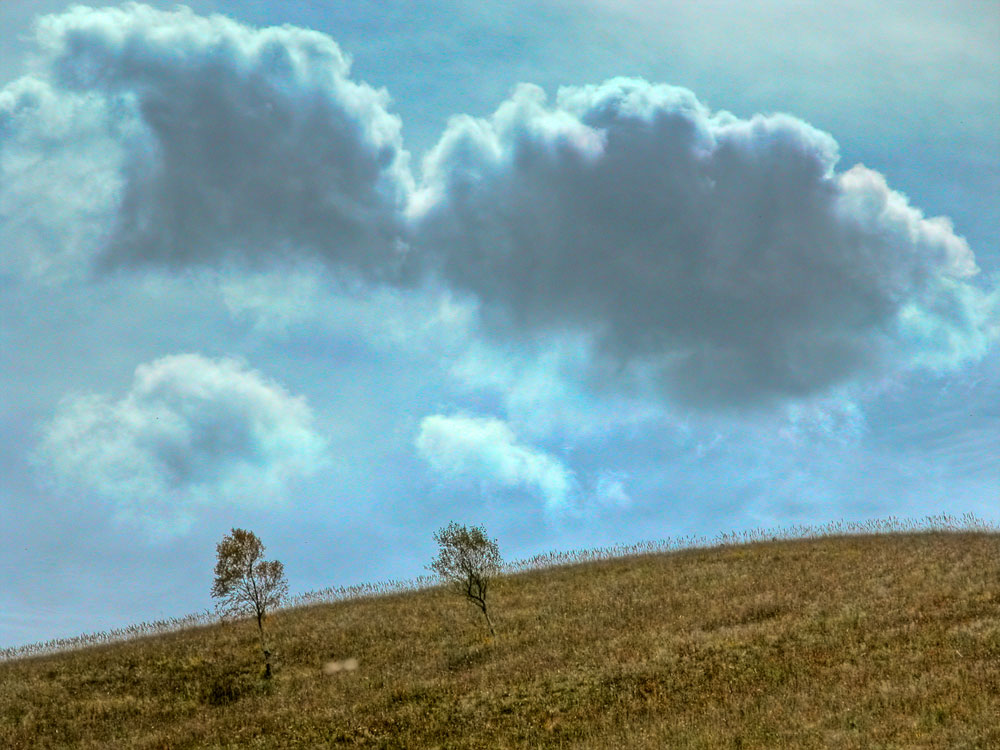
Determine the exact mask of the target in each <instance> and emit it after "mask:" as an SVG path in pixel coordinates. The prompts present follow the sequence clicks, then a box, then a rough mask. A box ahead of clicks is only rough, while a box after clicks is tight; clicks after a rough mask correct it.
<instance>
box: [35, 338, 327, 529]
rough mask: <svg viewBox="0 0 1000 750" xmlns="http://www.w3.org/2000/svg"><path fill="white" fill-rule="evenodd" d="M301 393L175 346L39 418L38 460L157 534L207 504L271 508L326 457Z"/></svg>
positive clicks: (186, 523)
mask: <svg viewBox="0 0 1000 750" xmlns="http://www.w3.org/2000/svg"><path fill="white" fill-rule="evenodd" d="M313 421H314V419H313V414H312V411H311V409H310V408H309V406H308V404H307V403H306V401H305V399H304V398H302V397H298V396H293V395H291V394H290V393H289V392H288V391H287V390H285V389H284V388H283V387H282V386H281V385H279V384H278V383H276V382H275V381H273V380H270V379H268V378H266V377H265V376H263V375H262V374H261V373H260V372H258V371H256V370H253V369H251V368H249V367H248V366H247V365H246V364H245V363H244V362H242V361H240V360H237V359H233V358H219V359H212V358H208V357H205V356H202V355H200V354H176V355H169V356H165V357H162V358H160V359H157V360H154V361H152V362H150V363H147V364H143V365H139V366H138V367H137V368H136V371H135V376H134V379H133V382H132V384H131V387H130V388H129V390H128V391H127V392H126V393H125V394H124V395H122V396H121V397H119V398H114V397H112V396H109V395H107V394H84V395H73V396H68V397H66V398H65V399H64V400H63V401H62V402H61V403H60V404H59V406H58V408H57V410H56V412H55V414H54V416H53V417H52V418H51V420H49V421H48V422H46V423H45V424H44V425H42V427H41V430H40V438H39V442H38V445H37V446H36V449H35V453H34V461H35V464H36V466H37V467H38V469H39V470H40V471H42V472H44V475H45V477H46V478H47V479H48V480H49V481H51V482H52V483H53V484H54V485H55V487H56V488H57V490H59V491H60V492H62V493H63V494H68V493H69V492H70V491H73V492H74V493H75V492H78V491H79V490H81V489H82V490H84V491H85V492H87V493H91V494H93V495H94V496H97V497H99V498H101V499H102V500H104V501H107V502H109V503H110V504H111V506H112V507H113V509H114V517H115V518H116V519H117V520H118V521H120V522H128V523H136V524H138V525H140V526H142V527H144V528H145V529H146V530H147V531H149V532H150V533H151V534H152V535H154V536H172V535H176V534H181V533H184V532H186V531H187V530H188V529H189V528H190V527H191V525H192V524H193V523H194V522H195V520H196V518H197V517H198V515H199V513H200V512H202V511H204V510H205V509H206V508H210V507H246V508H255V509H260V508H266V507H271V506H275V505H280V504H282V503H283V502H285V501H286V500H287V497H288V494H289V490H290V488H291V487H292V485H293V484H294V482H295V481H297V480H299V479H302V478H305V477H308V476H311V475H312V474H314V473H315V472H317V471H318V470H319V469H320V468H322V466H323V465H325V463H326V461H327V456H326V440H325V438H323V437H322V436H321V435H320V434H319V433H318V432H316V430H315V427H314V425H313Z"/></svg>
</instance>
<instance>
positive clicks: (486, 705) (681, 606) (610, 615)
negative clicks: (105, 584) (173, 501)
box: [0, 532, 1000, 748]
mask: <svg viewBox="0 0 1000 750" xmlns="http://www.w3.org/2000/svg"><path fill="white" fill-rule="evenodd" d="M495 607H496V612H497V627H498V630H499V632H500V636H499V638H498V639H497V641H495V642H492V641H490V640H488V639H486V638H484V631H483V626H482V623H481V617H480V618H479V619H477V616H478V615H479V613H478V612H477V611H476V610H474V609H473V608H472V607H468V606H467V605H466V604H465V603H464V602H462V601H461V600H458V599H456V598H454V597H452V596H449V595H447V594H446V593H445V592H443V591H441V590H436V589H431V590H423V591H415V592H410V593H402V594H394V595H388V596H383V597H375V598H367V599H359V600H356V601H343V602H338V603H334V604H321V605H315V606H310V607H303V608H300V609H296V610H288V611H283V612H280V613H278V614H277V615H276V616H275V617H274V618H273V620H272V621H271V623H270V624H271V632H272V633H273V634H274V636H275V642H276V648H275V668H276V673H275V678H274V679H273V680H271V681H270V682H265V681H263V680H261V679H260V671H261V668H260V664H259V663H258V662H257V661H255V658H256V656H257V652H256V645H255V641H254V638H255V631H254V628H253V625H252V624H250V623H236V624H231V625H225V626H217V625H216V626H207V627H201V628H197V629H192V630H186V631H182V632H176V633H169V634H166V635H159V636H155V637H150V638H145V639H137V640H132V641H128V642H124V643H118V644H112V645H105V646H98V647H92V648H89V649H81V650H76V651H69V652H65V653H59V654H53V655H49V656H36V657H33V658H29V659H21V660H15V661H10V662H7V663H0V747H4V748H49V747H51V748H55V747H85V748H109V747H110V748H195V747H197V748H237V747H238V748H268V747H308V748H313V747H328V746H338V745H340V746H358V747H372V748H537V747H546V748H547V747H552V748H570V747H572V748H666V747H681V748H684V747H692V748H712V747H733V748H735V747H742V748H751V747H757V748H773V747H807V748H808V747H815V748H827V747H843V748H880V747H881V748H889V747H898V748H904V747H905V748H912V747H925V748H938V747H940V748H990V747H1000V535H998V534H996V533H960V532H951V533H944V532H925V533H911V534H898V535H882V536H853V537H852V536H849V537H826V538H816V539H800V540H781V541H775V542H756V543H753V544H747V545H729V546H723V547H717V548H711V549H692V550H682V551H676V552H670V553H661V554H653V555H646V556H638V557H632V558H627V559H620V560H607V561H599V562H590V563H586V564H581V565H571V566H563V567H556V568H548V569H543V570H535V571H529V572H525V573H520V574H517V575H511V576H508V577H506V578H505V579H503V580H502V581H501V583H500V585H499V586H498V588H497V589H496V591H495ZM350 659H356V660H357V664H356V668H354V669H351V668H340V669H334V668H332V667H331V666H330V663H331V662H337V663H339V664H341V665H344V664H350V662H349V661H348V660H350ZM324 667H326V668H324Z"/></svg>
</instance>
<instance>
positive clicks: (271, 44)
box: [0, 5, 409, 273]
mask: <svg viewBox="0 0 1000 750" xmlns="http://www.w3.org/2000/svg"><path fill="white" fill-rule="evenodd" d="M37 42H38V44H39V47H40V49H41V55H40V56H39V60H40V62H39V63H38V65H37V71H36V72H35V73H34V74H33V75H32V76H31V77H30V78H28V79H24V80H22V81H18V82H15V83H14V84H11V85H9V86H8V87H7V89H6V90H5V91H4V92H3V93H2V95H0V159H2V162H0V210H2V209H3V207H4V203H5V202H6V204H7V205H8V206H9V205H10V204H11V201H12V200H13V199H12V198H10V197H9V194H11V193H12V191H13V190H14V188H15V187H16V188H18V192H19V193H20V192H21V188H22V187H23V185H24V181H25V179H26V178H25V176H24V174H23V169H20V168H19V166H24V167H25V168H26V167H27V166H30V167H32V168H33V169H34V170H35V174H34V176H33V178H32V180H33V186H34V187H35V188H36V189H37V191H38V192H39V193H42V194H46V195H50V196H54V195H69V196H71V198H70V200H71V201H74V202H82V201H87V202H89V206H90V208H89V209H88V212H89V213H103V215H107V218H106V222H105V224H104V225H103V226H102V227H101V231H100V232H96V233H93V232H92V233H91V234H92V235H95V236H93V237H92V239H93V242H92V243H91V246H90V251H91V254H92V255H96V256H99V258H98V259H99V261H100V262H101V263H103V265H105V266H111V267H118V266H134V265H139V264H147V263H154V264H159V265H165V266H174V267H179V266H184V265H187V264H191V263H203V262H206V261H209V262H211V261H215V260H218V259H219V258H223V257H230V256H233V255H239V256H240V257H241V258H244V259H251V260H258V259H260V257H261V256H266V257H269V258H274V257H281V256H282V255H283V254H285V253H289V252H293V253H294V252H301V251H308V252H313V253H318V254H320V255H322V256H323V257H326V258H329V259H332V260H334V261H336V262H338V263H343V264H344V265H346V266H348V267H350V268H351V269H352V270H358V269H361V270H363V271H364V270H372V271H374V272H376V273H382V272H383V271H385V270H386V268H388V267H389V266H390V265H391V261H392V257H393V253H394V252H395V249H396V248H397V247H398V245H399V239H398V229H399V227H398V225H399V209H400V208H401V206H402V204H403V202H404V200H405V196H406V193H407V190H408V185H409V176H408V175H409V173H408V171H407V169H406V161H407V155H406V154H405V152H404V151H403V149H402V144H401V137H400V123H399V120H398V118H397V117H395V116H394V115H391V114H389V113H388V111H387V110H386V106H387V101H388V96H387V94H386V93H385V92H384V91H380V90H376V89H373V88H371V87H370V86H367V85H365V84H362V83H358V82H355V81H353V80H351V79H350V78H349V72H350V66H349V60H348V59H347V57H346V56H345V55H344V54H343V53H342V52H341V51H340V49H339V48H338V47H337V45H336V44H335V43H334V42H333V40H331V39H330V38H329V37H328V36H326V35H324V34H321V33H318V32H314V31H309V30H305V29H298V28H293V27H281V28H268V29H263V30H255V29H251V28H248V27H246V26H243V25H241V24H239V23H236V22H235V21H232V20H229V19H227V18H225V17H222V16H211V17H208V18H205V17H199V16H196V15H195V14H193V13H192V12H191V11H189V10H187V9H183V8H181V9H178V10H176V11H173V12H161V11H158V10H154V9H152V8H149V7H146V6H141V5H127V6H125V7H123V8H120V9H119V8H103V9H91V8H86V7H77V8H74V9H72V10H70V11H68V12H66V13H63V14H59V15H54V16H46V17H44V18H42V19H40V21H39V22H38V25H37ZM53 122H56V125H58V124H59V123H60V122H61V123H63V130H66V131H72V135H69V136H66V135H65V134H64V135H60V134H59V133H54V132H52V130H53V127H54V126H53V125H52V123H53ZM39 123H42V124H41V125H39ZM109 138H110V140H111V141H112V144H111V145H106V144H105V143H104V142H105V141H106V140H108V139H109ZM94 141H97V142H98V145H101V146H102V148H101V149H100V150H98V149H96V148H93V147H91V146H90V143H91V142H94ZM81 142H82V143H81ZM112 146H113V147H112ZM69 160H74V161H75V163H76V164H78V165H79V167H80V169H79V170H74V171H72V172H69V173H67V172H66V171H65V169H64V168H63V167H61V166H60V163H61V162H66V161H69ZM39 165H41V166H42V169H41V174H40V173H39V171H38V167H39ZM87 167H89V168H90V169H92V170H94V171H96V172H97V173H99V174H102V175H104V178H103V185H109V187H103V186H102V189H101V190H99V191H96V192H95V191H94V190H92V189H89V186H87V185H86V184H83V185H77V190H75V191H74V190H72V189H70V190H66V189H65V188H66V187H68V186H67V185H66V184H65V183H67V182H68V181H71V179H72V178H73V176H74V175H76V174H77V173H80V174H83V173H85V172H86V168H87ZM5 218H8V219H9V217H5ZM70 218H72V217H70ZM46 219H47V220H46ZM34 224H35V225H36V227H38V229H37V234H39V235H44V234H46V230H48V229H49V228H50V227H53V226H55V227H59V226H63V225H64V224H65V222H60V221H59V217H57V216H56V217H53V216H49V217H44V216H38V217H35V221H34ZM48 234H49V235H50V236H51V231H49V232H48ZM55 239H58V238H55ZM34 250H35V252H36V254H37V253H38V252H39V251H47V252H49V253H59V252H62V248H61V247H60V243H59V242H52V243H51V244H50V247H48V248H44V247H42V248H34ZM78 254H79V253H78ZM35 265H38V263H36V264H35Z"/></svg>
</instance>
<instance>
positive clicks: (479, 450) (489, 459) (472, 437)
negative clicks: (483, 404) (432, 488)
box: [416, 414, 575, 511]
mask: <svg viewBox="0 0 1000 750" xmlns="http://www.w3.org/2000/svg"><path fill="white" fill-rule="evenodd" d="M416 447H417V451H418V452H419V454H420V456H421V457H422V458H424V460H426V461H427V462H428V463H429V464H430V465H431V467H432V468H433V469H434V470H435V471H437V472H439V473H441V474H444V475H446V476H450V477H455V478H460V479H466V480H469V479H471V480H479V481H483V482H487V483H492V484H495V485H499V486H501V487H508V488H525V489H528V490H532V491H534V492H537V493H538V494H540V495H541V496H542V497H543V498H544V499H545V506H546V509H547V510H549V511H556V510H561V509H564V508H565V507H566V506H567V504H568V503H569V502H570V500H571V495H572V494H573V492H574V486H575V479H574V476H573V473H572V472H571V471H570V470H569V469H568V468H567V467H566V466H565V465H564V464H563V463H562V462H561V461H559V459H557V458H555V457H554V456H552V455H550V454H548V453H545V452H544V451H541V450H538V449H536V448H532V447H530V446H527V445H523V444H521V443H519V442H518V440H517V436H516V435H515V434H514V431H513V430H511V429H510V427H509V426H508V425H507V424H506V423H505V422H502V421H501V420H499V419H493V418H490V417H473V416H466V415H461V414H459V415H453V416H444V415H441V414H435V415H433V416H429V417H425V418H424V419H423V421H422V422H421V423H420V433H419V434H418V435H417V439H416Z"/></svg>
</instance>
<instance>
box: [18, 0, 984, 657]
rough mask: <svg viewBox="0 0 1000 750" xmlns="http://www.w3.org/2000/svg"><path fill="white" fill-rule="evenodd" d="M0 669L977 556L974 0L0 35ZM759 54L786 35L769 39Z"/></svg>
mask: <svg viewBox="0 0 1000 750" xmlns="http://www.w3.org/2000/svg"><path fill="white" fill-rule="evenodd" d="M0 26H2V27H3V28H4V29H5V30H10V33H7V34H5V35H4V37H3V40H2V41H0V514H2V515H0V529H2V531H0V534H2V535H3V537H2V544H0V549H2V550H3V551H2V553H0V555H2V558H0V561H2V562H0V564H2V566H3V569H4V571H5V576H4V579H5V582H6V585H5V587H4V590H3V592H2V593H0V605H2V606H0V645H4V646H8V645H17V644H20V643H24V642H29V641H35V640H42V639H47V638H51V637H58V636H70V635H74V634H77V633H80V632H85V631H92V630H100V629H104V628H108V627H115V626H120V625H123V624H126V623H128V622H133V621H139V620H150V619H156V618H160V617H164V616H176V615H182V614H186V613H188V612H192V611H197V610H200V609H203V608H205V607H208V606H211V601H210V598H209V596H208V591H209V588H210V585H211V569H212V564H213V555H214V545H215V543H216V542H217V541H218V540H219V539H220V538H221V537H222V535H223V534H225V533H226V532H228V530H229V529H230V528H231V527H233V526H242V527H245V528H250V529H253V530H254V531H256V532H257V533H258V534H259V535H260V536H261V537H262V539H263V540H264V542H265V543H266V544H267V545H268V549H269V552H270V553H271V554H272V555H273V556H274V557H276V558H278V559H280V560H282V561H283V562H285V564H286V568H287V571H288V574H289V579H290V583H291V587H292V589H293V590H295V591H306V590H310V589H317V588H323V587H326V586H329V585H341V584H351V583H357V582H363V581H371V580H376V579H381V578H388V577H410V576H415V575H419V574H421V573H422V572H423V566H424V565H425V564H426V562H427V561H428V560H429V559H430V558H431V557H432V555H433V540H432V538H431V535H432V533H433V531H435V530H436V529H437V528H439V527H441V526H443V525H445V524H446V523H448V522H449V521H451V520H458V521H461V522H466V523H483V524H485V525H486V527H487V528H488V530H489V531H490V533H491V534H493V535H494V536H496V537H498V539H499V542H500V546H501V549H502V551H503V552H504V553H505V554H506V555H507V556H508V557H521V556H528V555H531V554H534V553H537V552H540V551H544V550H550V549H572V548H580V547H587V546H596V545H605V544H610V543H614V542H619V541H622V542H627V541H635V540H642V539H650V538H662V537H667V536H684V535H688V534H710V535H711V534H714V533H716V532H719V531H723V530H731V529H743V528H752V527H757V526H762V525H767V526H771V525H790V524H793V523H822V522H825V521H828V520H835V519H840V518H848V519H863V518H869V517H877V516H888V515H896V516H904V517H921V516H924V515H927V514H931V513H941V512H948V513H955V514H961V513H964V512H972V513H975V514H976V515H978V516H980V517H983V518H987V519H992V520H1000V509H998V507H997V488H998V480H1000V462H998V459H997V452H996V445H997V437H998V427H1000V420H998V417H1000V410H998V407H997V404H998V403H1000V399H998V396H1000V376H998V374H997V372H998V369H997V365H998V363H1000V354H998V350H997V342H996V339H997V333H998V330H1000V329H998V322H1000V316H998V308H997V304H998V297H997V286H996V278H997V273H998V270H1000V229H998V227H1000V129H998V128H997V127H996V122H997V119H998V117H997V116H998V114H1000V47H998V46H997V44H996V39H997V38H998V35H1000V12H998V10H997V7H996V5H995V4H994V3H989V2H966V3H955V4H949V5H948V6H947V7H945V6H942V5H940V4H938V3H922V2H906V3H882V4H879V7H878V8H875V7H871V6H870V5H869V4H867V3H861V2H853V1H851V0H845V2H840V3H835V4H830V3H812V2H805V3H802V2H795V3H792V2H785V1H779V0H772V1H770V2H761V3H756V4H753V7H752V8H751V7H749V6H748V5H747V4H745V3H737V2H731V3H729V2H716V3H710V4H706V3H694V2H645V1H639V0H636V1H635V2H615V3H611V2H603V1H600V0H593V1H592V2H579V3H563V2H542V3H538V2H534V3H519V2H514V3H480V4H474V5H473V6H469V4H467V3H450V2H442V3H438V4H435V5H434V6H433V7H429V6H428V5H427V4H426V3H416V2H397V3H388V4H386V3H375V2H372V3H341V4H306V3H295V4H291V3H266V2H252V3H248V2H240V3H235V2H233V3H226V2H215V3H209V2H205V3H192V4H191V5H190V6H189V7H187V8H179V7H177V6H175V5H173V4H167V3H163V4H152V5H123V6H118V5H111V4H97V5H95V6H93V7H88V8H83V7H79V8H75V9H72V10H69V9H67V6H66V5H65V4H63V3H55V2H31V3H28V2H6V3H3V4H0ZM779 31H780V33H778V32H779Z"/></svg>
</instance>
